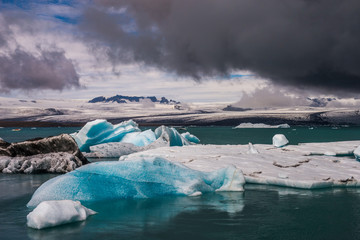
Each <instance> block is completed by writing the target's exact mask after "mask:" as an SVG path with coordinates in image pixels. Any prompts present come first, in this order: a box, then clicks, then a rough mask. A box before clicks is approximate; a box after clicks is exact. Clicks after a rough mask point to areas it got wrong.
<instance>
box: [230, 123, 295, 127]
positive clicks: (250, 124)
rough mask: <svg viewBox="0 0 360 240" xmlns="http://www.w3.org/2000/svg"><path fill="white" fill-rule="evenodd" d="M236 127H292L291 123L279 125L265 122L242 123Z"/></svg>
mask: <svg viewBox="0 0 360 240" xmlns="http://www.w3.org/2000/svg"><path fill="white" fill-rule="evenodd" d="M235 128H290V125H289V124H287V123H284V124H279V125H268V124H264V123H241V124H240V125H238V126H236V127H235Z"/></svg>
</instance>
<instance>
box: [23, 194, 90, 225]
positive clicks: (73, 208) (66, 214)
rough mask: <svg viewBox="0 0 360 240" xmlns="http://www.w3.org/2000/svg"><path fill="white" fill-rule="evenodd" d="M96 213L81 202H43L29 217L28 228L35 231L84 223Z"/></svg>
mask: <svg viewBox="0 0 360 240" xmlns="http://www.w3.org/2000/svg"><path fill="white" fill-rule="evenodd" d="M94 214H96V212H95V211H93V210H91V209H88V208H86V207H84V206H83V205H81V203H80V202H79V201H71V200H60V201H43V202H41V203H40V204H39V205H38V206H37V207H36V208H35V209H34V210H33V211H32V212H30V213H29V214H28V215H27V217H26V218H27V226H28V227H30V228H35V229H43V228H48V227H55V226H58V225H62V224H67V223H72V222H79V221H84V220H85V219H86V218H87V217H88V216H90V215H94Z"/></svg>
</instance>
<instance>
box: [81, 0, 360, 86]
mask: <svg viewBox="0 0 360 240" xmlns="http://www.w3.org/2000/svg"><path fill="white" fill-rule="evenodd" d="M81 27H82V30H84V31H85V33H86V36H87V37H88V38H89V39H92V40H95V42H97V43H101V44H105V46H106V47H107V49H109V50H108V56H109V57H110V59H111V60H112V61H113V62H114V63H118V62H129V61H134V62H138V63H143V64H146V65H151V66H156V67H158V68H160V69H162V70H165V71H169V72H175V73H176V74H178V75H180V76H191V77H194V78H196V79H201V78H203V77H206V76H214V75H224V74H225V75H226V74H229V73H230V72H231V71H232V70H238V69H239V70H250V71H253V72H255V73H256V74H258V75H259V76H262V77H265V78H269V79H271V80H272V81H274V82H275V83H279V84H286V85H293V86H297V87H302V88H305V87H307V86H311V87H315V88H319V89H326V90H330V91H331V92H336V91H340V90H343V91H352V92H360V44H359V43H360V30H359V29H360V2H359V1H358V0H313V1H310V0H221V1H219V0H196V1H194V0H151V1H145V0H116V1H115V0H101V1H100V0H98V1H96V0H95V1H94V4H93V5H92V6H91V7H89V8H87V9H86V10H85V12H84V18H83V24H82V26H81ZM129 29H130V30H129ZM89 41H91V40H89ZM91 44H94V42H91ZM93 46H96V45H93Z"/></svg>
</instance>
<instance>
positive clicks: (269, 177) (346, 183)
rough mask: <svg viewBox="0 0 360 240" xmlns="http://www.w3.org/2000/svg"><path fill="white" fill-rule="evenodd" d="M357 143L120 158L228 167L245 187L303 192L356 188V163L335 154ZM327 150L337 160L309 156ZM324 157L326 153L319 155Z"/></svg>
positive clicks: (359, 177)
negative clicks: (238, 172) (254, 185)
mask: <svg viewBox="0 0 360 240" xmlns="http://www.w3.org/2000/svg"><path fill="white" fill-rule="evenodd" d="M359 145H360V141H348V142H332V143H311V144H310V143H309V144H301V145H289V146H285V147H282V148H276V147H274V146H272V145H262V144H261V145H260V144H255V145H254V146H253V147H254V148H256V149H257V150H258V152H259V154H249V145H193V146H184V147H181V148H179V147H172V148H169V147H164V148H157V149H151V150H147V151H144V152H139V153H133V154H130V155H128V156H123V157H121V158H120V160H123V161H132V160H133V159H137V158H138V157H139V156H141V157H155V156H157V157H163V158H166V159H167V160H169V161H171V162H178V163H182V164H184V165H185V166H187V167H189V168H192V169H194V170H201V171H215V170H218V169H221V168H224V167H226V166H229V165H233V166H235V167H236V168H237V169H241V170H242V172H243V174H244V176H245V180H246V183H257V184H266V185H277V186H286V187H295V188H303V189H313V188H327V187H360V163H359V162H358V161H356V160H355V159H353V158H350V157H338V156H341V155H339V153H343V152H348V151H349V152H350V151H351V152H353V151H354V149H355V148H356V147H357V146H359ZM325 149H327V150H328V151H332V152H334V153H336V155H337V156H326V155H324V154H322V155H309V153H310V152H315V151H323V150H325ZM323 152H324V153H325V152H326V151H323Z"/></svg>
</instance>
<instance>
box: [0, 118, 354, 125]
mask: <svg viewBox="0 0 360 240" xmlns="http://www.w3.org/2000/svg"><path fill="white" fill-rule="evenodd" d="M130 119H133V120H134V121H135V122H137V123H138V124H139V126H142V127H148V126H161V125H167V126H237V125H239V124H240V123H264V124H268V125H278V124H284V123H287V124H289V125H290V126H339V125H349V126H358V125H357V124H351V123H346V122H343V123H331V122H327V121H316V120H290V119H283V118H274V117H264V116H262V117H237V118H229V119H222V120H213V121H212V120H209V119H206V120H204V121H201V120H192V121H182V120H180V119H166V120H165V119H161V120H160V121H156V120H155V119H151V117H149V118H147V119H139V120H137V119H136V118H116V119H107V120H108V121H109V122H111V123H113V124H117V123H120V122H122V121H126V120H130ZM157 120H158V119H157ZM179 120H180V121H179ZM89 121H91V120H89ZM86 123H87V121H84V122H53V121H24V120H17V119H13V120H0V127H82V126H84V125H85V124H86Z"/></svg>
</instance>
